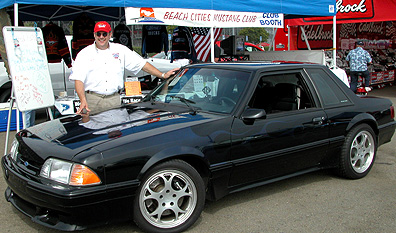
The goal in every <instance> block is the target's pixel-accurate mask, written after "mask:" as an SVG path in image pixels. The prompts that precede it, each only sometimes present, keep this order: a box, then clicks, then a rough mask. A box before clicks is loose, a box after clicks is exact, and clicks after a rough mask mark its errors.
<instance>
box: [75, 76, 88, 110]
mask: <svg viewBox="0 0 396 233" xmlns="http://www.w3.org/2000/svg"><path fill="white" fill-rule="evenodd" d="M74 86H75V89H76V92H77V95H78V98H80V108H79V109H78V111H77V114H80V113H81V111H82V110H83V109H86V110H87V112H89V111H91V110H90V109H89V108H88V103H87V99H86V98H85V88H84V83H83V82H81V81H80V80H75V81H74Z"/></svg>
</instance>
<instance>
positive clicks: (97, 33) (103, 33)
mask: <svg viewBox="0 0 396 233" xmlns="http://www.w3.org/2000/svg"><path fill="white" fill-rule="evenodd" d="M101 35H103V37H106V36H107V32H96V36H97V37H100V36H101Z"/></svg>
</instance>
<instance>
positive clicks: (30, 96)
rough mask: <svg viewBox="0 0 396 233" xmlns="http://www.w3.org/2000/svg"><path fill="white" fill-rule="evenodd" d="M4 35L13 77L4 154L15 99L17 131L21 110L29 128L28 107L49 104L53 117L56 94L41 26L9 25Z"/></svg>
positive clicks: (40, 106)
mask: <svg viewBox="0 0 396 233" xmlns="http://www.w3.org/2000/svg"><path fill="white" fill-rule="evenodd" d="M3 35H4V42H5V47H6V51H7V57H8V62H9V68H10V71H11V72H10V76H11V79H12V90H11V100H10V108H9V110H8V122H7V133H6V142H5V146H4V148H5V151H4V155H6V154H7V150H8V138H9V134H10V126H11V116H12V109H13V107H14V103H17V110H16V113H17V116H16V121H17V126H16V131H17V132H18V131H19V127H20V122H19V112H20V111H21V112H23V114H22V119H23V125H24V128H26V111H30V110H37V109H43V108H47V110H48V115H49V117H50V119H51V120H53V114H52V111H51V107H52V106H54V105H55V98H54V93H53V89H52V85H51V77H50V74H49V70H48V63H47V55H46V52H45V47H44V43H43V40H42V38H43V36H42V32H41V29H40V28H37V27H34V28H33V27H9V26H6V27H3Z"/></svg>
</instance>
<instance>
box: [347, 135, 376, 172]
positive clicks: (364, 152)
mask: <svg viewBox="0 0 396 233" xmlns="http://www.w3.org/2000/svg"><path fill="white" fill-rule="evenodd" d="M374 153H375V142H374V138H373V136H372V134H370V133H369V132H368V131H361V132H359V133H358V134H357V135H356V136H355V138H354V139H353V142H352V144H351V150H350V162H351V166H352V168H353V170H354V171H355V172H357V173H363V172H365V171H366V170H367V169H368V168H369V167H370V166H371V164H372V162H373V159H374Z"/></svg>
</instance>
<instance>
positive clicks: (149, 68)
mask: <svg viewBox="0 0 396 233" xmlns="http://www.w3.org/2000/svg"><path fill="white" fill-rule="evenodd" d="M142 70H143V71H145V72H147V73H149V74H151V75H154V76H155V77H158V78H161V79H168V78H169V77H170V76H172V75H174V74H176V72H177V71H178V70H179V68H175V69H173V70H169V71H168V72H166V73H161V71H159V70H158V69H157V68H155V67H154V66H153V65H151V64H150V63H148V62H146V64H145V65H144V66H143V68H142Z"/></svg>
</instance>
